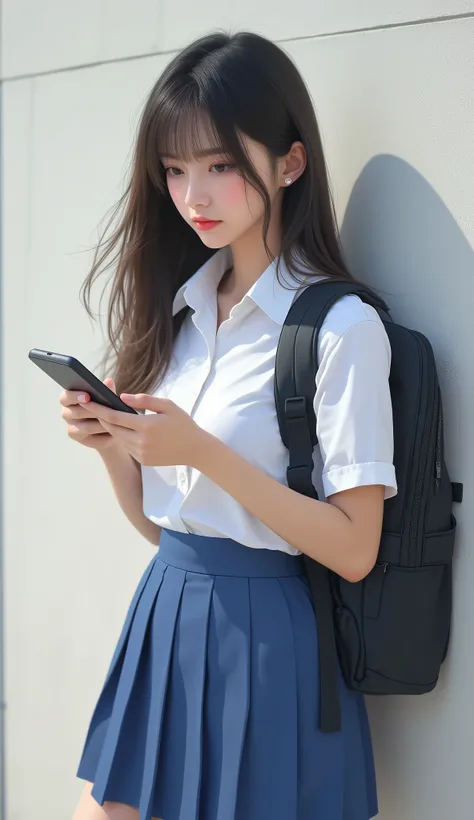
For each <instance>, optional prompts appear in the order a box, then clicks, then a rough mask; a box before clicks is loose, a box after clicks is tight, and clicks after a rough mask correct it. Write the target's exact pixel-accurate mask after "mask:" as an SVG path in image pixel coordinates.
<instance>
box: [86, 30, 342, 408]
mask: <svg viewBox="0 0 474 820" xmlns="http://www.w3.org/2000/svg"><path fill="white" fill-rule="evenodd" d="M203 117H204V118H205V120H206V123H207V125H208V133H210V134H211V136H212V138H213V139H214V140H216V142H215V143H213V144H216V145H219V146H222V147H223V149H224V151H225V154H226V155H229V156H230V157H232V161H233V162H234V163H235V164H236V165H237V167H238V169H239V171H240V173H241V174H242V176H243V177H244V179H245V180H246V182H248V184H250V185H252V186H253V187H254V188H255V189H256V190H257V191H258V193H259V194H260V196H261V197H262V200H263V202H264V206H265V216H264V224H263V239H264V244H265V248H266V250H267V253H268V254H269V258H271V257H270V252H269V249H268V246H267V241H266V240H267V232H268V226H269V223H270V207H271V203H270V199H269V196H268V193H267V190H266V187H265V185H264V183H263V182H262V180H261V179H260V177H259V175H258V173H257V171H256V169H255V168H254V166H253V164H252V162H251V161H250V159H249V157H248V154H247V152H246V150H245V147H244V142H243V140H242V137H241V135H242V134H246V135H247V136H248V137H250V138H251V139H253V140H256V141H257V142H259V143H261V144H262V145H264V146H265V147H266V148H267V151H268V155H269V157H270V159H271V160H272V161H273V164H275V162H276V158H277V157H282V156H284V155H285V154H286V153H288V151H289V150H290V147H291V145H292V143H293V142H294V141H295V140H301V141H302V143H303V145H304V146H305V150H306V156H307V164H306V167H305V170H304V173H303V174H302V175H301V176H300V177H299V178H298V179H297V180H296V181H295V183H294V184H293V185H292V186H291V188H286V189H285V190H284V193H283V197H284V198H283V206H282V244H281V251H280V257H281V259H283V260H284V262H285V264H286V265H287V267H288V270H289V271H290V273H292V274H293V275H295V274H297V273H298V270H299V268H298V261H299V260H301V262H302V263H303V264H304V266H305V269H306V272H307V268H309V269H310V270H311V271H313V270H314V273H315V274H318V273H319V274H320V273H321V272H323V273H325V274H326V275H329V276H332V277H336V278H338V279H341V278H342V279H346V280H347V279H352V276H351V274H350V272H349V271H348V269H347V265H346V263H345V260H344V257H343V254H342V250H341V247H340V241H339V235H338V230H337V226H336V218H335V213H334V205H333V201H332V197H331V192H330V187H329V181H328V174H327V169H326V163H325V159H324V154H323V148H322V144H321V137H320V133H319V128H318V124H317V121H316V116H315V112H314V108H313V104H312V101H311V97H310V95H309V92H308V90H307V88H306V85H305V83H304V82H303V79H302V77H301V75H300V74H299V72H298V70H297V68H296V66H295V65H294V63H293V62H292V60H291V59H290V57H289V56H288V55H287V54H286V53H285V52H284V51H283V50H282V49H281V48H279V47H278V46H276V45H275V44H274V43H272V42H271V41H270V40H267V39H265V38H264V37H261V36H259V35H257V34H253V33H249V32H240V33H237V34H235V35H232V36H231V35H227V34H225V33H220V32H218V33H213V34H209V35H207V36H205V37H201V38H200V39H198V40H196V41H195V42H193V43H191V44H190V45H189V46H188V47H187V48H185V49H184V50H183V51H181V52H180V53H179V54H178V55H177V56H176V57H174V59H173V60H172V61H171V62H170V63H169V64H168V66H167V67H166V69H165V70H164V72H163V73H162V75H161V76H160V77H159V79H158V81H157V82H156V84H155V85H154V87H153V88H152V90H151V92H150V94H149V96H148V99H147V101H146V103H145V107H144V110H143V113H142V116H141V120H140V123H139V127H138V133H137V139H136V144H135V150H134V157H133V161H132V170H131V175H130V179H129V182H128V184H127V187H126V190H125V193H124V194H123V196H122V197H121V199H120V200H119V202H118V203H117V205H116V206H115V207H114V209H113V211H112V215H111V217H110V219H109V221H108V224H107V226H106V228H105V230H104V231H103V233H102V235H101V237H100V240H99V243H98V245H97V247H96V249H95V255H94V260H93V265H92V268H91V270H90V272H89V274H88V276H87V278H86V279H85V281H84V283H83V285H82V287H81V294H80V295H81V300H82V302H83V304H84V306H85V308H86V310H87V311H88V313H89V315H90V316H93V313H92V310H91V302H90V299H91V287H92V284H93V283H94V281H95V280H96V278H97V277H98V275H99V274H100V273H103V272H104V271H105V270H108V269H111V268H112V270H113V278H112V287H111V292H110V298H109V304H108V311H107V335H108V339H109V345H108V348H107V351H106V353H105V356H104V360H103V364H104V366H105V370H104V373H105V372H106V370H107V364H108V362H109V361H110V359H111V357H113V369H112V371H110V370H109V372H112V375H114V377H115V381H116V385H117V389H118V392H119V393H120V392H121V391H124V390H126V391H127V392H131V393H137V392H148V391H149V390H150V388H151V387H152V385H155V384H156V383H157V382H159V381H160V379H161V378H162V377H163V376H164V374H165V372H166V370H167V367H168V364H169V361H170V358H171V354H172V350H173V342H174V339H175V337H176V335H177V333H178V331H179V328H180V326H181V323H182V321H183V318H184V316H185V312H184V311H181V312H180V313H179V314H178V315H177V316H175V317H173V316H172V303H173V298H174V295H175V294H176V291H177V290H178V288H179V287H180V286H181V285H182V284H183V283H184V282H186V280H187V279H189V277H190V276H191V275H192V274H193V273H194V272H195V271H196V270H197V269H198V268H199V267H200V266H201V265H202V264H204V262H205V261H206V260H207V259H209V258H210V256H212V254H213V253H215V250H214V249H209V248H207V247H206V246H205V245H203V243H202V242H201V240H200V238H199V237H198V235H197V234H196V232H195V231H194V230H193V229H192V228H191V227H190V226H189V225H188V224H187V223H186V222H185V220H184V219H182V217H181V216H180V214H179V213H178V211H177V209H176V208H175V206H174V203H173V202H172V200H171V198H170V195H169V193H168V189H167V184H166V179H165V172H164V169H163V166H162V165H161V162H160V160H159V157H160V155H161V156H163V155H167V154H177V155H178V156H180V157H181V158H183V159H187V158H188V157H192V156H194V154H195V152H196V151H198V150H199V149H200V147H201V146H199V145H198V144H197V140H198V134H199V129H198V128H197V127H196V125H197V123H198V121H199V122H202V119H203ZM117 217H118V218H119V219H118V224H117V225H116V227H115V228H114V229H113V230H112V233H111V235H110V236H109V237H108V238H106V236H107V233H108V231H109V229H110V228H111V226H113V225H114V223H115V220H116V219H117ZM278 270H279V260H278V261H277V271H276V272H277V276H278Z"/></svg>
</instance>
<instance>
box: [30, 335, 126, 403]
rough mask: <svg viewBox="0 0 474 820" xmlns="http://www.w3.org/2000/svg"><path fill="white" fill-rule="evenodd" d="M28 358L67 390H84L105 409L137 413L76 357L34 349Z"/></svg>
mask: <svg viewBox="0 0 474 820" xmlns="http://www.w3.org/2000/svg"><path fill="white" fill-rule="evenodd" d="M28 357H29V359H31V361H32V362H34V363H35V364H36V365H38V367H40V368H41V370H44V372H45V373H47V374H48V376H51V378H52V379H54V381H55V382H56V383H57V384H59V385H60V386H61V387H64V389H65V390H82V391H84V393H88V394H89V396H90V397H91V399H92V401H96V402H97V403H98V404H102V405H105V407H111V408H112V410H123V411H124V412H125V413H137V411H136V410H134V408H133V407H129V406H128V404H125V403H124V402H123V401H122V399H120V398H119V397H118V396H117V395H116V394H115V393H114V391H113V390H110V388H108V387H107V385H106V384H104V383H103V382H101V381H100V379H98V378H97V376H94V374H93V373H91V371H90V370H88V369H87V367H84V365H83V364H81V362H80V361H78V360H77V359H75V358H74V356H65V355H64V354H62V353H52V352H51V351H49V350H41V349H40V348H36V347H34V348H33V349H32V350H30V352H29V353H28Z"/></svg>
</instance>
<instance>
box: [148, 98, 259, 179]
mask: <svg viewBox="0 0 474 820" xmlns="http://www.w3.org/2000/svg"><path fill="white" fill-rule="evenodd" d="M198 96H201V95H200V92H199V90H198V89H197V88H193V84H188V85H187V86H186V87H184V88H181V89H180V92H178V93H175V94H173V95H171V94H170V93H169V90H168V94H167V95H166V97H165V99H162V100H160V102H159V104H158V105H156V107H155V110H154V116H153V121H152V122H150V127H149V129H148V145H147V151H146V154H147V166H148V173H149V175H150V177H151V179H152V180H153V182H154V184H158V186H159V187H160V188H161V187H162V174H163V170H162V166H161V163H160V162H159V159H160V157H164V156H165V157H169V158H170V159H172V158H175V159H179V160H181V161H183V162H190V161H191V160H193V159H199V158H201V157H202V156H206V155H210V154H220V155H223V156H225V157H227V158H229V159H231V160H232V162H233V163H235V164H236V165H237V167H239V168H240V169H242V170H243V171H245V169H246V168H247V169H248V167H249V163H250V158H249V155H248V152H247V150H246V146H245V143H244V141H243V139H242V136H241V131H240V129H239V127H238V125H237V124H236V123H235V122H234V121H233V119H232V117H231V116H230V113H229V110H228V105H226V101H225V100H215V99H214V100H211V101H209V103H208V104H206V103H205V102H203V101H202V99H201V100H199V99H198Z"/></svg>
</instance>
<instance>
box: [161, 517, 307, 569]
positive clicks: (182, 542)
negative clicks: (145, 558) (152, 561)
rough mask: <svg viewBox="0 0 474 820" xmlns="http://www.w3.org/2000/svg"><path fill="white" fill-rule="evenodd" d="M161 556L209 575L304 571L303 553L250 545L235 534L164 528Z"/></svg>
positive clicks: (171, 564)
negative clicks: (192, 531)
mask: <svg viewBox="0 0 474 820" xmlns="http://www.w3.org/2000/svg"><path fill="white" fill-rule="evenodd" d="M157 558H158V560H160V561H163V562H164V563H165V564H169V565H170V566H173V567H177V568H178V569H183V570H188V571H189V572H201V573H204V574H206V575H234V576H240V577H254V578H281V577H285V576H290V575H303V574H304V563H303V556H302V555H289V554H288V553H287V552H282V551H281V550H271V549H261V548H254V547H247V546H246V545H245V544H241V543H240V542H239V541H234V540H233V539H232V538H215V537H212V536H207V535H195V534H194V533H186V532H177V531H176V530H168V529H166V528H162V530H161V536H160V546H159V548H158V553H157Z"/></svg>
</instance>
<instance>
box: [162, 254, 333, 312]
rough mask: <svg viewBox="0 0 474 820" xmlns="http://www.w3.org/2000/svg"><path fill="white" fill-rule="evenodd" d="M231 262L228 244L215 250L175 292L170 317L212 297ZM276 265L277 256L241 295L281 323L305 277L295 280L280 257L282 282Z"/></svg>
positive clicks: (311, 279) (201, 303)
mask: <svg viewBox="0 0 474 820" xmlns="http://www.w3.org/2000/svg"><path fill="white" fill-rule="evenodd" d="M231 264H232V253H231V250H230V247H229V246H228V245H226V246H225V247H223V248H220V249H219V250H218V251H216V253H214V254H213V255H212V256H211V258H210V259H208V260H207V261H206V262H205V263H204V264H203V265H201V267H200V268H198V270H197V271H196V272H195V273H193V274H192V276H191V277H190V278H189V279H188V280H187V281H186V282H185V283H184V284H183V285H181V287H180V288H179V290H178V291H177V293H176V295H175V297H174V300H173V316H174V315H175V314H176V313H178V312H179V311H180V310H182V309H183V308H184V307H186V305H189V307H191V308H193V309H195V310H196V309H199V308H200V307H201V306H202V305H203V304H206V303H210V302H211V301H212V300H215V298H216V291H217V286H218V284H219V282H220V280H221V278H222V276H223V275H224V273H225V271H226V270H227V268H228V267H229V266H230V265H231ZM276 265H277V259H274V260H273V261H272V262H271V263H270V264H269V265H268V267H267V268H266V269H265V270H264V271H263V273H262V274H261V275H260V276H259V278H258V279H257V281H256V282H254V283H253V285H251V287H250V288H249V290H248V291H247V293H246V294H245V296H244V297H243V298H244V299H245V298H250V299H252V301H253V302H255V304H256V305H258V307H259V308H261V310H263V311H264V312H265V313H266V314H267V316H269V317H270V318H271V319H273V321H274V322H277V324H279V325H283V323H284V321H285V319H286V316H287V313H288V311H289V309H290V307H291V303H292V301H293V299H294V297H295V292H296V290H298V289H299V288H300V287H301V286H303V285H304V283H305V282H306V280H307V279H308V277H307V276H304V275H303V276H301V275H300V276H299V277H298V280H295V278H294V276H292V274H290V272H289V271H288V268H287V266H286V265H285V263H284V260H283V259H281V261H280V273H279V275H280V278H281V279H282V282H283V283H284V284H281V283H280V282H279V281H278V279H277V276H276ZM316 278H317V277H316V276H315V275H314V272H313V273H312V275H311V277H310V281H316Z"/></svg>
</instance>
